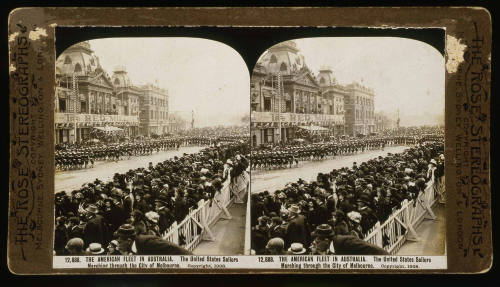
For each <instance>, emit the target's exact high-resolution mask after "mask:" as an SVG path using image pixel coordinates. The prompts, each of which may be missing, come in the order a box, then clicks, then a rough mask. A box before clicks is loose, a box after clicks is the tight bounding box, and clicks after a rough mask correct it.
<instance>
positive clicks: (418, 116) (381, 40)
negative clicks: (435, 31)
mask: <svg viewBox="0 0 500 287" xmlns="http://www.w3.org/2000/svg"><path fill="white" fill-rule="evenodd" d="M295 42H296V43H297V48H298V49H299V50H300V53H301V54H303V55H304V57H305V62H306V64H307V66H308V67H309V68H310V69H311V70H312V71H313V72H314V73H315V75H317V74H318V72H319V69H320V67H321V66H323V65H328V66H330V67H331V69H332V70H333V74H334V77H335V78H336V79H337V81H338V82H339V83H340V84H349V83H352V82H354V81H357V82H359V83H361V84H363V85H365V86H368V87H371V88H373V89H374V92H375V111H385V112H388V113H395V112H396V110H397V109H398V108H399V110H400V118H401V125H402V126H408V125H421V124H436V121H439V120H440V119H442V120H443V123H444V100H445V96H444V95H445V60H444V57H443V55H441V53H439V51H438V50H436V49H435V48H434V47H432V46H430V45H428V44H426V43H424V42H420V41H416V40H412V39H406V38H396V37H365V38H358V37H336V38H305V39H297V40H295Z"/></svg>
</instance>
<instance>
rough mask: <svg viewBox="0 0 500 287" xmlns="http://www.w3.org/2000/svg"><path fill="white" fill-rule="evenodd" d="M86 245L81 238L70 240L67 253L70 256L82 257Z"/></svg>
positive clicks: (67, 244)
mask: <svg viewBox="0 0 500 287" xmlns="http://www.w3.org/2000/svg"><path fill="white" fill-rule="evenodd" d="M83 245H84V243H83V240H82V239H81V238H71V239H70V240H68V243H66V247H65V249H66V252H67V254H68V255H72V256H81V255H84V253H85V252H84V250H85V249H84V247H83Z"/></svg>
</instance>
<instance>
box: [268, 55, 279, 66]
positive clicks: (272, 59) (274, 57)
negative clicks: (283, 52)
mask: <svg viewBox="0 0 500 287" xmlns="http://www.w3.org/2000/svg"><path fill="white" fill-rule="evenodd" d="M277 62H278V59H277V58H276V56H275V55H271V59H270V60H269V63H271V64H272V63H277Z"/></svg>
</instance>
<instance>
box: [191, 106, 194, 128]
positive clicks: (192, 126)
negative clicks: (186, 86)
mask: <svg viewBox="0 0 500 287" xmlns="http://www.w3.org/2000/svg"><path fill="white" fill-rule="evenodd" d="M191 129H194V110H191Z"/></svg>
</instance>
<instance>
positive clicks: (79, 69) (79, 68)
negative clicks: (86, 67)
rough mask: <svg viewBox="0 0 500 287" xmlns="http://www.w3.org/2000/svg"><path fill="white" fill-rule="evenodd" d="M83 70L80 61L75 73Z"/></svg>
mask: <svg viewBox="0 0 500 287" xmlns="http://www.w3.org/2000/svg"><path fill="white" fill-rule="evenodd" d="M81 71H82V66H81V65H80V63H76V65H75V73H80V72H81Z"/></svg>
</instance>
